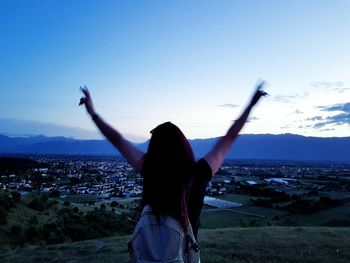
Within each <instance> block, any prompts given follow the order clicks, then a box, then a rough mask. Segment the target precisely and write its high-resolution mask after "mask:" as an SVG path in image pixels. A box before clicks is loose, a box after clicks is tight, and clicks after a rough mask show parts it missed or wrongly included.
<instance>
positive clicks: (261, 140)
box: [0, 134, 350, 162]
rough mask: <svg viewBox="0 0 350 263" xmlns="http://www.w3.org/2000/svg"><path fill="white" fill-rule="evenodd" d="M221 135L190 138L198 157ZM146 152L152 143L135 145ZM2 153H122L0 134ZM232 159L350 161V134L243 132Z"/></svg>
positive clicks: (95, 144)
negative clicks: (317, 134)
mask: <svg viewBox="0 0 350 263" xmlns="http://www.w3.org/2000/svg"><path fill="white" fill-rule="evenodd" d="M217 139H218V138H210V139H195V140H190V144H191V145H192V148H193V150H194V152H195V155H196V157H197V158H198V157H201V156H203V155H205V154H206V153H207V152H208V151H209V150H210V149H211V148H212V147H213V145H214V144H215V142H216V141H217ZM135 146H136V147H138V148H139V149H140V150H142V151H146V150H147V146H148V142H145V143H141V144H135ZM0 154H3V155H6V154H58V155H61V154H63V155H72V154H77V155H119V152H118V151H117V150H116V149H115V148H114V147H113V146H112V145H111V144H110V143H109V142H108V141H106V140H76V139H72V138H66V137H46V136H42V135H40V136H34V137H8V136H5V135H0ZM228 158H230V159H269V160H300V161H335V162H348V161H350V137H332V138H321V137H305V136H301V135H293V134H281V135H271V134H256V135H249V134H243V135H240V136H239V137H238V139H237V140H236V142H235V143H234V145H233V147H232V149H231V150H230V152H229V154H228Z"/></svg>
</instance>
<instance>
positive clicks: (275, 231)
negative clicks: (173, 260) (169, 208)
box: [0, 227, 350, 263]
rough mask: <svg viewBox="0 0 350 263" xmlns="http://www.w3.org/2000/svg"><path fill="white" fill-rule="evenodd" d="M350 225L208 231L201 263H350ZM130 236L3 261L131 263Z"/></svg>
mask: <svg viewBox="0 0 350 263" xmlns="http://www.w3.org/2000/svg"><path fill="white" fill-rule="evenodd" d="M349 236H350V228H326V227H255V228H223V229H212V230H211V229H205V230H201V231H200V234H199V239H200V246H201V253H202V262H204V263H214V262H333V263H336V262H350V239H349ZM128 238H129V237H128V236H124V237H113V238H105V239H99V240H88V241H81V242H73V243H65V244H61V245H50V246H43V247H26V248H24V249H17V250H11V251H8V252H6V253H3V254H0V261H1V262H35V261H39V260H40V261H41V262H118V263H123V262H128V254H127V251H126V244H127V241H128Z"/></svg>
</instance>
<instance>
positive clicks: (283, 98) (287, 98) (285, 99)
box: [272, 94, 302, 103]
mask: <svg viewBox="0 0 350 263" xmlns="http://www.w3.org/2000/svg"><path fill="white" fill-rule="evenodd" d="M301 97H302V96H301V95H299V94H290V95H276V96H274V97H273V98H272V100H273V101H276V102H281V103H293V102H294V100H295V99H298V98H301Z"/></svg>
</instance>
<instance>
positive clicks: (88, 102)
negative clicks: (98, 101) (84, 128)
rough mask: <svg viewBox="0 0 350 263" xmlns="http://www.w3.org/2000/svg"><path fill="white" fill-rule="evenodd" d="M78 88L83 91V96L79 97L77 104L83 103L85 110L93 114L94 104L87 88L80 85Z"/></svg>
mask: <svg viewBox="0 0 350 263" xmlns="http://www.w3.org/2000/svg"><path fill="white" fill-rule="evenodd" d="M80 90H81V91H82V92H83V93H84V95H85V97H81V99H80V102H79V105H82V104H84V105H85V108H86V110H87V112H88V113H89V114H90V115H93V114H95V111H94V105H93V103H92V99H91V96H90V92H89V90H88V89H87V87H86V86H84V87H80Z"/></svg>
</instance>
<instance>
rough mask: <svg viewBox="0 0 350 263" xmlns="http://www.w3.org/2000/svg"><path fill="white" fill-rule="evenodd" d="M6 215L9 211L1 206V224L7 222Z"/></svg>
mask: <svg viewBox="0 0 350 263" xmlns="http://www.w3.org/2000/svg"><path fill="white" fill-rule="evenodd" d="M6 217H7V211H6V210H5V209H4V208H3V207H1V206H0V224H1V225H5V224H7V219H6Z"/></svg>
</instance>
